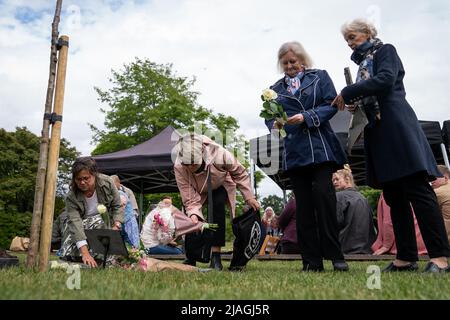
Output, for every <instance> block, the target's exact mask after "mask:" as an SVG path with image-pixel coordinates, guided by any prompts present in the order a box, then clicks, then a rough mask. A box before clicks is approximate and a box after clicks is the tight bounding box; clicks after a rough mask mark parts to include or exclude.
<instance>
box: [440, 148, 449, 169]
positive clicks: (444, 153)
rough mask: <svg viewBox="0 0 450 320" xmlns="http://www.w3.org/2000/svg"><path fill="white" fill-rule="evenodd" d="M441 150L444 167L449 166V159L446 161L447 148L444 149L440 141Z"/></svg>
mask: <svg viewBox="0 0 450 320" xmlns="http://www.w3.org/2000/svg"><path fill="white" fill-rule="evenodd" d="M441 152H442V157H443V158H444V163H445V165H446V167H447V168H450V164H449V161H448V155H447V150H446V149H445V145H444V144H443V143H441Z"/></svg>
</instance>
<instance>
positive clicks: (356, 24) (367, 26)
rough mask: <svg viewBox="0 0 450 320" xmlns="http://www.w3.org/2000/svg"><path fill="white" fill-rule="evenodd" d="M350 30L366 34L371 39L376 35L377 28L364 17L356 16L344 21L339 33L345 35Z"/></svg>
mask: <svg viewBox="0 0 450 320" xmlns="http://www.w3.org/2000/svg"><path fill="white" fill-rule="evenodd" d="M350 32H362V33H365V34H368V35H369V37H370V38H371V39H374V38H375V37H376V36H377V35H378V31H377V28H375V26H374V25H373V24H372V23H371V22H369V21H368V20H366V19H362V18H358V19H355V20H353V21H351V22H346V23H344V24H343V25H342V27H341V33H342V35H343V36H344V38H345V36H346V35H347V34H349V33H350Z"/></svg>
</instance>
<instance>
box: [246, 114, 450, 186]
mask: <svg viewBox="0 0 450 320" xmlns="http://www.w3.org/2000/svg"><path fill="white" fill-rule="evenodd" d="M350 118H351V114H350V113H349V112H346V111H339V112H338V113H337V114H336V115H335V116H334V117H333V118H332V119H331V121H330V124H331V126H332V128H333V130H334V132H335V133H336V135H337V137H338V139H339V141H340V143H341V145H342V147H343V148H344V150H346V149H347V147H346V145H347V136H348V127H349V123H350ZM419 122H420V124H421V126H422V129H423V131H424V133H425V135H426V137H427V139H428V142H429V144H430V146H431V149H432V151H433V154H434V156H435V158H436V161H437V163H438V164H444V163H445V164H446V165H447V166H448V157H447V151H446V148H445V146H446V147H447V150H450V120H448V121H445V122H444V126H443V129H442V130H441V126H440V124H439V122H438V121H419ZM444 143H445V145H444ZM276 152H278V157H277V156H275V157H274V159H271V155H272V154H275V153H276ZM283 152H284V150H283V143H282V142H280V141H278V139H277V138H275V137H274V136H272V135H270V134H268V135H265V136H261V137H258V138H255V139H251V140H250V157H251V159H252V160H253V161H254V162H255V163H256V164H257V165H258V167H259V168H260V169H261V170H262V171H263V172H264V173H266V174H267V175H268V176H269V177H270V178H271V179H272V180H273V181H275V183H276V184H278V186H279V187H280V188H281V189H282V190H288V189H292V187H291V184H290V181H289V178H288V177H287V175H286V173H285V172H283V170H282V165H281V164H282V161H283ZM347 157H348V160H349V164H350V167H351V169H352V173H353V177H354V179H355V183H356V184H358V185H364V184H365V183H366V168H365V160H364V139H361V140H360V141H358V143H357V144H355V145H354V146H353V148H352V152H351V155H348V154H347Z"/></svg>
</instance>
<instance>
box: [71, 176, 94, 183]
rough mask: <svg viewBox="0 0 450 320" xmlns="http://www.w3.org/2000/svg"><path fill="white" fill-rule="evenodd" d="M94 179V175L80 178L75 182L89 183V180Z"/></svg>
mask: <svg viewBox="0 0 450 320" xmlns="http://www.w3.org/2000/svg"><path fill="white" fill-rule="evenodd" d="M92 177H93V176H92V175H89V176H84V177H78V178H75V181H76V182H78V183H82V182H88V181H89V180H91V179H92Z"/></svg>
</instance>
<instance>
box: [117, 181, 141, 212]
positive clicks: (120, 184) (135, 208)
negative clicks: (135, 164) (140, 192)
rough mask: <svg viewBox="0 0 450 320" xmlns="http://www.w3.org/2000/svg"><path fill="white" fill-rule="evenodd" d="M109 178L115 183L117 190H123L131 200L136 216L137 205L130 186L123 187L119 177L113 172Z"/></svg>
mask: <svg viewBox="0 0 450 320" xmlns="http://www.w3.org/2000/svg"><path fill="white" fill-rule="evenodd" d="M111 178H112V179H113V181H114V184H115V185H116V187H117V189H118V190H119V191H121V190H122V191H123V192H125V193H126V194H127V196H128V198H129V199H130V201H131V205H132V207H133V213H134V215H135V216H136V218H137V217H139V206H138V204H137V201H136V197H135V196H134V192H133V191H132V190H131V189H130V188H127V187H125V186H124V185H123V184H122V182H120V178H119V176H118V175H116V174H114V175H112V176H111Z"/></svg>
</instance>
